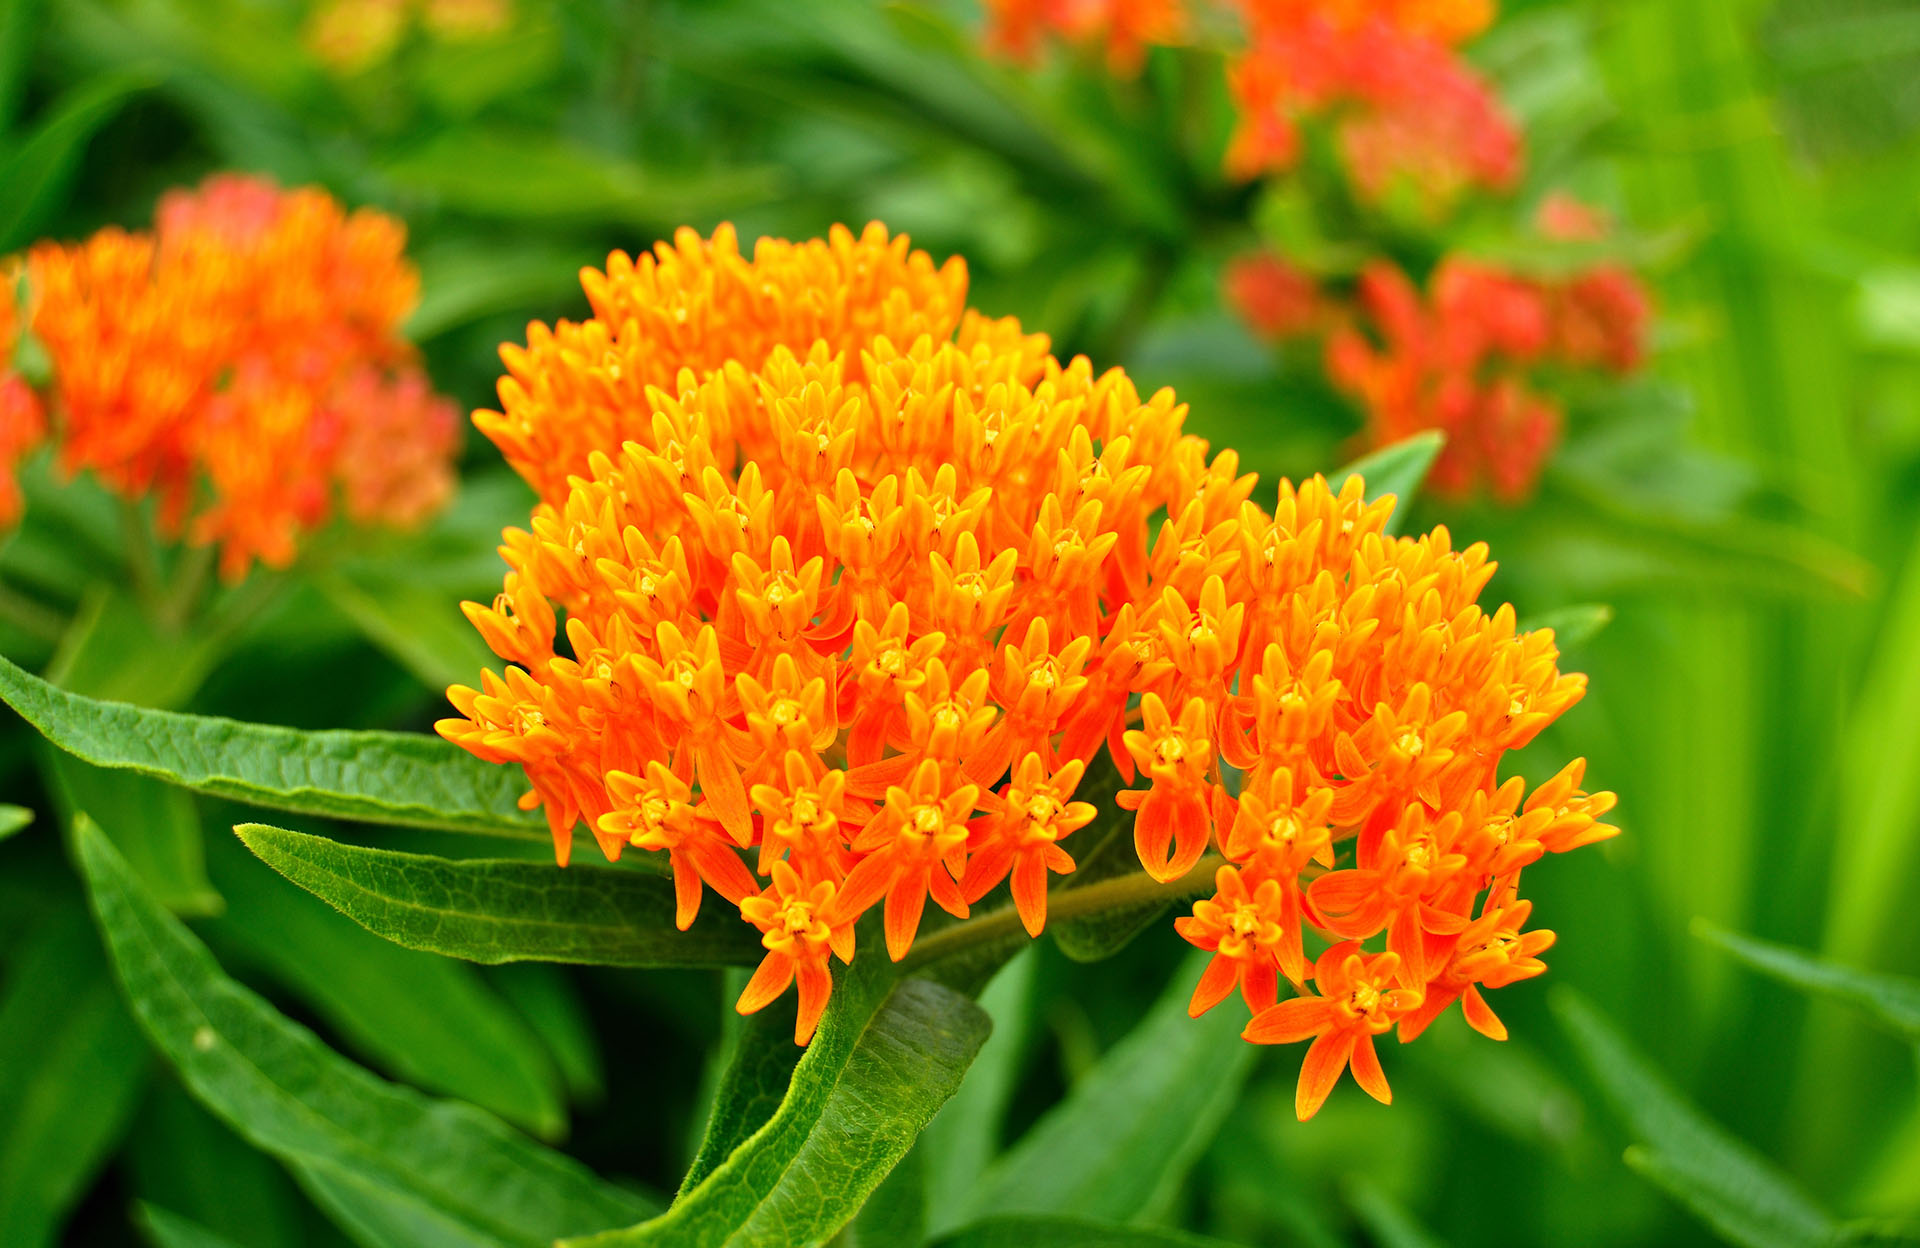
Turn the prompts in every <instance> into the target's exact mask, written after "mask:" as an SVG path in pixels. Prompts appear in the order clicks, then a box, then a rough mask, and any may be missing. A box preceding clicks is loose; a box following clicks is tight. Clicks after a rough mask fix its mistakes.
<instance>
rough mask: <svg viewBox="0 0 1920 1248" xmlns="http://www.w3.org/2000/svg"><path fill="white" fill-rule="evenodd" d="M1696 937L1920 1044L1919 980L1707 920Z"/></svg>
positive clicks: (1696, 930)
mask: <svg viewBox="0 0 1920 1248" xmlns="http://www.w3.org/2000/svg"><path fill="white" fill-rule="evenodd" d="M1693 934H1694V935H1696V936H1698V937H1699V938H1700V939H1702V940H1704V941H1706V942H1708V943H1709V944H1714V945H1718V946H1720V948H1722V949H1724V950H1726V951H1727V952H1728V953H1730V954H1732V955H1733V956H1734V957H1735V958H1737V959H1739V960H1740V961H1742V962H1744V963H1746V964H1747V965H1748V966H1750V967H1752V968H1753V969H1754V970H1756V971H1760V972H1762V973H1763V974H1767V975H1771V976H1772V977H1773V978H1775V979H1777V980H1779V981H1780V982H1781V983H1783V984H1788V985H1790V986H1792V987H1794V988H1798V989H1800V990H1801V991H1803V992H1813V993H1818V994H1820V995H1821V996H1826V997H1832V998H1833V999H1834V1000H1836V1001H1844V1002H1846V1003H1847V1004H1848V1005H1851V1006H1855V1007H1857V1008H1859V1009H1861V1010H1864V1011H1866V1012H1867V1013H1868V1014H1869V1015H1871V1016H1873V1018H1875V1019H1876V1020H1878V1021H1879V1022H1880V1023H1882V1024H1884V1025H1885V1026H1887V1027H1890V1028H1892V1029H1893V1030H1894V1031H1895V1032H1897V1033H1898V1034H1899V1035H1900V1037H1901V1038H1902V1039H1904V1040H1907V1041H1910V1042H1912V1043H1914V1044H1920V980H1917V979H1909V978H1907V977H1906V976H1904V975H1882V974H1878V973H1876V972H1874V971H1863V970H1859V969H1857V968H1855V967H1851V966H1842V965H1841V964H1840V963H1838V962H1829V961H1827V960H1825V959H1824V958H1816V957H1814V956H1812V955H1811V954H1808V953H1805V952H1803V951H1801V950H1799V949H1794V948H1791V947H1790V946H1787V945H1776V944H1774V943H1773V942H1772V941H1768V940H1759V939H1757V938H1755V937H1752V936H1743V935H1741V934H1740V933H1738V932H1730V931H1728V930H1727V929H1725V928H1723V927H1719V926H1716V925H1715V924H1712V923H1709V922H1707V921H1706V920H1704V919H1695V920H1694V923H1693Z"/></svg>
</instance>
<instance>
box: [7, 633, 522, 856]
mask: <svg viewBox="0 0 1920 1248" xmlns="http://www.w3.org/2000/svg"><path fill="white" fill-rule="evenodd" d="M0 699H3V700H5V701H6V703H7V704H8V705H9V706H11V707H13V709H14V710H16V711H18V712H19V713H20V715H21V717H22V718H23V719H25V720H26V721H27V722H28V723H30V724H32V725H33V726H34V727H35V728H38V729H39V730H40V732H41V733H42V734H43V735H44V736H45V737H46V738H47V739H48V740H49V741H51V742H53V744H55V745H57V746H59V747H60V748H61V749H63V750H66V751H67V752H68V753H70V754H73V755H75V756H77V757H78V758H81V759H83V760H85V761H86V762H89V763H92V764H94V765H95V766H97V767H109V768H115V769H120V770H126V771H133V772H138V773H139V774H141V775H145V776H153V777H155V778H157V779H160V780H165V781H167V782H168V783H170V784H176V785H179V786H180V787H182V788H186V789H192V790H194V791H196V792H201V793H212V794H215V795H217V796H220V797H230V798H233V799H234V800H236V801H241V802H247V803H249V804H251V805H255V806H266V807H270V808H272V809H275V810H288V811H293V812H296V813H299V814H310V815H326V816H330V817H332V818H336V819H353V820H362V821H366V822H373V823H390V824H399V825H402V826H405V827H417V828H442V829H446V830H449V831H454V832H482V833H490V834H493V835H509V836H513V835H518V836H525V837H530V838H538V837H543V836H544V835H545V834H544V832H543V831H542V829H543V828H544V826H545V825H544V822H543V821H542V820H541V818H540V817H539V815H538V814H534V813H529V812H525V811H522V810H520V809H518V807H517V806H516V805H515V801H516V799H517V797H518V794H519V792H520V789H521V785H522V777H521V774H520V771H519V769H518V768H514V767H498V766H495V765H493V764H491V763H484V762H481V761H480V760H479V759H477V758H475V757H473V756H472V755H471V754H468V753H467V752H466V751H465V750H462V749H460V748H459V747H457V746H455V745H452V744H450V743H449V742H446V741H442V740H441V739H440V738H438V737H430V736H427V735H425V734H423V733H405V732H337V731H336V732H300V731H297V730H295V729H292V728H279V727H274V726H272V725H267V724H246V723H241V722H239V721H237V720H231V719H220V718H216V717H213V716H206V715H187V714H182V713H180V712H177V711H152V710H146V709H144V708H141V707H137V706H129V705H127V704H126V703H124V702H106V701H100V700H98V699H95V698H87V697H82V696H80V695H79V694H74V693H68V692H66V691H65V690H63V689H59V688H56V687H55V686H53V685H50V684H48V683H47V682H46V681H44V680H41V679H39V678H38V677H36V676H34V675H32V674H30V673H28V672H27V671H25V670H23V669H22V668H20V667H19V666H18V665H16V664H14V663H12V662H9V661H8V660H6V659H3V658H0Z"/></svg>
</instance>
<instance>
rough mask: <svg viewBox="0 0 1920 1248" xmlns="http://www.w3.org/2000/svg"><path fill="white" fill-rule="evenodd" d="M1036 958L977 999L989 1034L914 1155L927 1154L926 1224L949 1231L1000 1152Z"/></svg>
mask: <svg viewBox="0 0 1920 1248" xmlns="http://www.w3.org/2000/svg"><path fill="white" fill-rule="evenodd" d="M1037 965H1038V958H1037V955H1036V954H1035V953H1034V952H1033V951H1031V950H1027V951H1023V952H1022V953H1020V954H1019V955H1018V956H1016V957H1015V958H1014V959H1013V961H1011V962H1009V963H1007V965H1006V966H1005V967H1004V968H1003V969H1002V970H1001V971H1000V973H999V974H998V975H996V976H994V978H993V981H992V982H991V983H989V984H988V985H987V988H986V991H985V992H983V993H981V994H980V1008H981V1009H983V1010H985V1011H986V1012H987V1015H988V1017H990V1018H992V1019H993V1034H992V1035H990V1036H988V1037H987V1042H986V1044H985V1045H984V1046H982V1048H981V1050H980V1056H979V1057H977V1058H975V1059H974V1062H973V1065H972V1067H970V1068H969V1069H968V1071H967V1078H966V1082H964V1083H962V1084H961V1085H960V1091H959V1092H957V1093H955V1094H954V1097H953V1099H952V1100H951V1101H948V1102H947V1104H946V1106H945V1108H943V1109H941V1111H940V1114H939V1116H938V1117H937V1118H935V1119H934V1120H933V1121H932V1122H931V1123H929V1124H928V1126H927V1130H926V1134H925V1135H923V1136H922V1137H921V1139H920V1143H919V1145H918V1146H917V1148H916V1149H915V1151H916V1152H922V1153H925V1154H926V1155H927V1169H928V1180H929V1192H928V1197H927V1201H928V1205H929V1212H928V1223H929V1225H930V1226H931V1227H932V1229H933V1230H935V1231H943V1230H949V1229H951V1228H952V1227H954V1226H955V1225H957V1224H958V1223H959V1221H960V1219H961V1218H963V1217H964V1216H965V1212H966V1205H967V1201H968V1199H969V1198H970V1196H971V1194H972V1192H973V1191H974V1189H975V1188H976V1187H977V1186H978V1184H979V1182H980V1176H981V1175H982V1174H984V1173H985V1172H986V1169H987V1165H988V1163H989V1162H991V1161H992V1160H993V1156H994V1154H995V1153H997V1152H999V1151H1000V1137H1001V1133H1002V1130H1003V1128H1004V1127H1005V1124H1006V1117H1007V1106H1008V1104H1009V1103H1011V1101H1012V1100H1013V1093H1014V1085H1015V1083H1016V1082H1017V1081H1018V1078H1019V1074H1020V1059H1021V1057H1022V1056H1023V1055H1024V1051H1025V1049H1026V1045H1027V1036H1028V1033H1029V1032H1030V1031H1032V1029H1033V1027H1032V1024H1033V981H1034V973H1035V968H1036V966H1037Z"/></svg>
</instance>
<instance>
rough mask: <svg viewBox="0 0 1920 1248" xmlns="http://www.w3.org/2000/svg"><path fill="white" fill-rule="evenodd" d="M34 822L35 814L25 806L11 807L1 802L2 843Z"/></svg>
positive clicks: (0, 832)
mask: <svg viewBox="0 0 1920 1248" xmlns="http://www.w3.org/2000/svg"><path fill="white" fill-rule="evenodd" d="M32 822H33V812H32V811H31V810H28V809H27V808H26V807H25V806H9V805H7V804H6V803H5V802H0V841H4V840H6V839H7V838H8V837H10V836H12V835H13V834H14V833H15V832H18V831H20V830H21V829H22V828H24V827H26V826H27V825H28V824H30V823H32Z"/></svg>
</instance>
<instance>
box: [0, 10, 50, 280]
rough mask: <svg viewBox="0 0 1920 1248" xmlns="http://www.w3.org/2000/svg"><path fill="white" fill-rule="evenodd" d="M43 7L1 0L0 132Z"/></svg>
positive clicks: (13, 112)
mask: <svg viewBox="0 0 1920 1248" xmlns="http://www.w3.org/2000/svg"><path fill="white" fill-rule="evenodd" d="M43 7H45V0H0V135H3V134H5V133H7V131H9V130H11V129H12V128H13V120H14V118H15V117H16V116H18V115H19V109H20V100H21V97H22V96H24V95H25V94H26V78H27V63H28V61H29V59H30V58H31V57H32V55H33V49H34V44H35V42H36V40H35V38H34V35H35V33H36V31H37V30H38V29H39V28H40V20H41V19H40V11H41V9H42V8H43ZM5 293H6V292H0V297H5Z"/></svg>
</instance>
